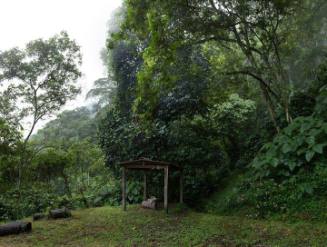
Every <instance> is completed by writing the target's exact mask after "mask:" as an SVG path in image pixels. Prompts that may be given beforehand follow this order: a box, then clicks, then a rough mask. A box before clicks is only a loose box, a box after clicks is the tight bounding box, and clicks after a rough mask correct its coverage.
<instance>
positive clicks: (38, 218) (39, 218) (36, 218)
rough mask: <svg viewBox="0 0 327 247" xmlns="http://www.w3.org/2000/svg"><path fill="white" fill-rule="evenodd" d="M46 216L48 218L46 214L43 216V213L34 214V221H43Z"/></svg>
mask: <svg viewBox="0 0 327 247" xmlns="http://www.w3.org/2000/svg"><path fill="white" fill-rule="evenodd" d="M45 216H46V215H45V214H42V213H36V214H33V220H34V221H37V220H41V219H44V218H45Z"/></svg>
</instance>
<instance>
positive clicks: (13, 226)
mask: <svg viewBox="0 0 327 247" xmlns="http://www.w3.org/2000/svg"><path fill="white" fill-rule="evenodd" d="M30 231H32V223H31V222H24V221H14V222H10V223H8V224H5V225H1V226H0V236H6V235H10V234H19V233H24V232H30Z"/></svg>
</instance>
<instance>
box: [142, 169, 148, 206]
mask: <svg viewBox="0 0 327 247" xmlns="http://www.w3.org/2000/svg"><path fill="white" fill-rule="evenodd" d="M146 198H147V181H146V172H144V174H143V201H145V200H146Z"/></svg>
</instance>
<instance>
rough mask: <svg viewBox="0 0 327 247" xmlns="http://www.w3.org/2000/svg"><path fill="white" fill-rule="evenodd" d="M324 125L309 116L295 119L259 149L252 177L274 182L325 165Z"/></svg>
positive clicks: (326, 129) (326, 133) (326, 137)
mask: <svg viewBox="0 0 327 247" xmlns="http://www.w3.org/2000/svg"><path fill="white" fill-rule="evenodd" d="M326 146H327V122H325V121H324V120H322V119H319V118H316V117H313V116H309V117H298V118H296V119H295V120H294V121H293V122H292V123H291V124H290V125H289V126H288V127H286V128H285V129H283V131H282V132H281V133H280V134H279V135H277V136H276V137H275V138H274V140H273V141H272V142H271V143H267V144H265V145H264V146H263V148H262V149H261V152H260V154H259V155H258V156H257V157H256V158H255V159H254V161H253V163H252V166H253V168H254V171H255V174H256V177H257V178H258V179H259V178H260V179H262V178H271V179H273V180H275V181H284V180H285V179H287V178H289V177H291V176H293V175H294V174H297V173H298V172H299V171H301V170H303V169H309V170H310V169H313V168H314V167H315V166H316V165H317V164H320V163H325V162H326V160H327V159H326V148H325V147H326Z"/></svg>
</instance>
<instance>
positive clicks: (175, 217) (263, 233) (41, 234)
mask: <svg viewBox="0 0 327 247" xmlns="http://www.w3.org/2000/svg"><path fill="white" fill-rule="evenodd" d="M0 246H6V247H11V246H12V247H13V246H15V247H19V246H92V247H93V246H169V247H170V246H183V247H184V246H221V247H222V246H231V247H233V246H257V247H259V246H260V247H264V246H287V247H290V246H297V247H298V246H305V247H307V246H327V224H323V223H319V224H317V223H305V222H299V223H293V224H287V223H281V222H274V221H259V220H249V219H245V218H240V217H226V216H217V215H212V214H205V213H197V212H193V211H190V210H188V211H186V212H182V213H181V212H177V210H172V212H170V214H169V215H166V214H165V213H164V212H163V211H151V210H144V209H140V208H139V207H136V206H129V208H128V210H127V212H123V211H122V210H121V208H116V207H101V208H91V209H84V210H77V211H74V212H73V217H72V218H71V219H64V220H42V221H38V222H33V231H32V233H30V234H21V235H17V236H8V237H0Z"/></svg>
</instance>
